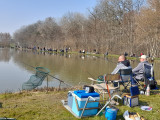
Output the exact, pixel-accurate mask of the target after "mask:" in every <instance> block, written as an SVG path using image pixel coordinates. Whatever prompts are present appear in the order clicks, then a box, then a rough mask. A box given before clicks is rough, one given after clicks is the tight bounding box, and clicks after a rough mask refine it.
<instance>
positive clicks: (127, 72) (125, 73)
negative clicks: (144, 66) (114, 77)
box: [119, 68, 133, 91]
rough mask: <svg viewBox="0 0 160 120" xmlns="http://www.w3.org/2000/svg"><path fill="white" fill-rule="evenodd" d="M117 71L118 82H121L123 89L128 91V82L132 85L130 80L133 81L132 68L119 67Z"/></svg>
mask: <svg viewBox="0 0 160 120" xmlns="http://www.w3.org/2000/svg"><path fill="white" fill-rule="evenodd" d="M119 73H120V77H121V81H120V83H122V85H123V87H124V90H126V91H129V90H128V89H127V87H128V86H129V84H130V83H131V86H132V82H133V74H132V68H129V69H120V71H119ZM124 90H123V91H124Z"/></svg>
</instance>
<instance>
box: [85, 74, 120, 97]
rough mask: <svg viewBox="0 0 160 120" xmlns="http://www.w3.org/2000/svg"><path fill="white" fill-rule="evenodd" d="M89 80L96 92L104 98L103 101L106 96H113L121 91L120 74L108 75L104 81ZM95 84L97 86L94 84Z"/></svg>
mask: <svg viewBox="0 0 160 120" xmlns="http://www.w3.org/2000/svg"><path fill="white" fill-rule="evenodd" d="M88 79H89V80H91V81H92V85H91V86H93V87H94V89H95V90H96V92H98V93H100V95H102V96H103V100H104V95H105V94H111V96H113V93H115V92H118V91H119V88H120V86H119V81H120V74H107V75H105V76H104V78H103V81H99V80H95V79H93V78H88ZM105 79H106V81H105ZM94 82H96V83H97V84H94Z"/></svg>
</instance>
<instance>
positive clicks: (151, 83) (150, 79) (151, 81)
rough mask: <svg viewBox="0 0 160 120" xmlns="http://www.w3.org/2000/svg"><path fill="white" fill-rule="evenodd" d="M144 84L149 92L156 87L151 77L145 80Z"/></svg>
mask: <svg viewBox="0 0 160 120" xmlns="http://www.w3.org/2000/svg"><path fill="white" fill-rule="evenodd" d="M145 82H146V87H147V86H148V85H149V87H150V89H151V90H152V89H156V88H157V87H156V86H157V82H156V80H155V79H154V78H153V77H151V78H149V79H147V80H146V81H145Z"/></svg>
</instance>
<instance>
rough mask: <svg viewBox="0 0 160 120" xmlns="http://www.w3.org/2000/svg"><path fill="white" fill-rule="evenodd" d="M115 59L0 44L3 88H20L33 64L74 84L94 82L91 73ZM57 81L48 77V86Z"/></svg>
mask: <svg viewBox="0 0 160 120" xmlns="http://www.w3.org/2000/svg"><path fill="white" fill-rule="evenodd" d="M138 62H139V61H131V65H132V67H133V68H134V67H135V66H136V65H137V64H138ZM24 63H25V64H24ZM116 63H117V58H108V59H107V58H104V57H95V56H90V55H86V56H84V55H82V54H49V53H40V52H38V53H37V52H32V51H28V52H27V51H19V50H14V49H7V48H0V75H1V76H0V92H1V93H2V92H15V91H19V90H21V89H22V84H23V83H24V82H26V81H27V80H29V78H30V76H31V75H32V74H34V73H35V69H34V68H32V67H30V66H33V67H37V66H41V67H46V68H48V69H49V70H50V74H51V75H53V76H55V77H57V78H59V79H61V80H63V81H65V82H66V83H68V84H70V85H73V86H74V85H84V84H88V85H89V84H91V81H90V80H88V77H92V78H95V79H96V78H97V77H98V76H99V75H103V74H106V73H111V72H112V71H113V69H114V68H115V66H116ZM26 64H28V65H30V66H28V65H26ZM159 65H160V62H159V61H156V62H155V63H154V66H155V68H154V70H155V77H156V79H159V78H160V76H159V72H158V71H159V67H158V66H159ZM58 85H59V82H58V81H57V80H55V79H53V78H51V77H49V87H58ZM62 85H63V86H64V84H62ZM45 86H47V80H46V79H45V81H44V82H43V84H42V86H40V87H45Z"/></svg>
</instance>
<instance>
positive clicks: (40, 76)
mask: <svg viewBox="0 0 160 120" xmlns="http://www.w3.org/2000/svg"><path fill="white" fill-rule="evenodd" d="M49 72H50V71H49V69H47V68H44V67H36V73H35V75H32V76H31V77H30V79H29V80H28V81H27V82H24V83H23V84H22V90H32V89H34V88H36V87H38V86H40V85H42V82H43V80H44V79H45V78H46V77H47V75H48V74H49Z"/></svg>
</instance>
